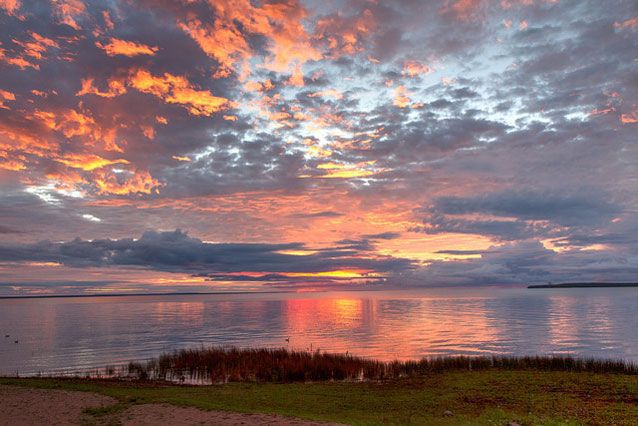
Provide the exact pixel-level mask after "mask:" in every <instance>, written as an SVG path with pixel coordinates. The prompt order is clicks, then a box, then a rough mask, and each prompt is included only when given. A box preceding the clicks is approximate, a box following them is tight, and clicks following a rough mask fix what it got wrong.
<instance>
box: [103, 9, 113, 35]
mask: <svg viewBox="0 0 638 426" xmlns="http://www.w3.org/2000/svg"><path fill="white" fill-rule="evenodd" d="M102 19H103V20H104V26H105V27H106V29H108V30H112V29H113V28H115V24H114V23H113V19H111V14H110V13H109V11H108V10H103V11H102Z"/></svg>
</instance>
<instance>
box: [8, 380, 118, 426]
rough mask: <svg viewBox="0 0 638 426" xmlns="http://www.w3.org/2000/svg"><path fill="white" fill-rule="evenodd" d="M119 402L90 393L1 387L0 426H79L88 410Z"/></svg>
mask: <svg viewBox="0 0 638 426" xmlns="http://www.w3.org/2000/svg"><path fill="white" fill-rule="evenodd" d="M116 402H117V401H116V400H115V399H113V398H110V397H108V396H103V395H97V394H94V393H88V392H71V391H64V390H54V389H30V388H21V387H16V386H0V425H1V426H5V425H6V426H9V425H11V426H14V425H47V426H50V425H78V424H81V423H82V418H83V414H82V410H84V409H85V408H89V407H91V408H93V407H104V406H107V405H112V404H115V403H116Z"/></svg>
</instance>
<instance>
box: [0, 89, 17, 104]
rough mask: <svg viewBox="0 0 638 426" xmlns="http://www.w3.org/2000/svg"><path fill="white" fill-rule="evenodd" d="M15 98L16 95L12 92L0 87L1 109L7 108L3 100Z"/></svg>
mask: <svg viewBox="0 0 638 426" xmlns="http://www.w3.org/2000/svg"><path fill="white" fill-rule="evenodd" d="M15 99H16V96H15V95H14V94H13V93H11V92H8V91H6V90H2V89H0V108H1V109H9V107H8V106H6V105H5V104H4V102H5V101H15Z"/></svg>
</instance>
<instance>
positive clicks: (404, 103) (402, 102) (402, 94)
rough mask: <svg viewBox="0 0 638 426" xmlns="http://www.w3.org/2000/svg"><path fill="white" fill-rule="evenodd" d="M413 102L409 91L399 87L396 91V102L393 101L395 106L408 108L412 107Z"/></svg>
mask: <svg viewBox="0 0 638 426" xmlns="http://www.w3.org/2000/svg"><path fill="white" fill-rule="evenodd" d="M411 102H412V100H411V99H410V98H409V97H408V90H407V89H406V88H405V86H397V88H396V89H394V100H393V101H392V104H393V105H394V106H397V107H399V108H406V107H409V106H410V103H411Z"/></svg>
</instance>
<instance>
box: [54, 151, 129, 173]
mask: <svg viewBox="0 0 638 426" xmlns="http://www.w3.org/2000/svg"><path fill="white" fill-rule="evenodd" d="M56 161H57V162H59V163H62V164H64V165H65V166H68V167H72V168H74V169H81V170H84V171H91V170H95V169H99V168H102V167H104V166H110V165H113V164H128V161H126V160H124V159H122V158H120V159H116V160H108V159H106V158H102V157H100V156H99V155H94V154H68V155H65V156H64V157H61V158H57V159H56Z"/></svg>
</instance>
